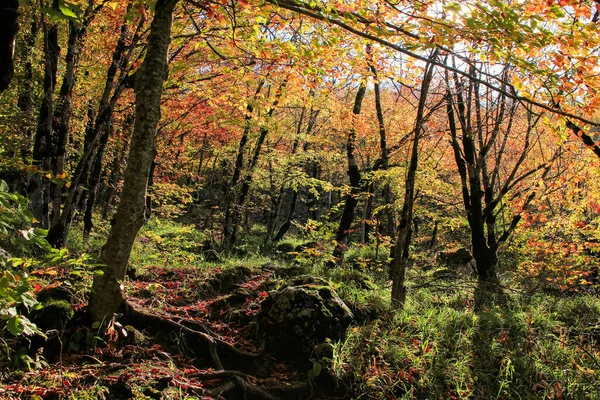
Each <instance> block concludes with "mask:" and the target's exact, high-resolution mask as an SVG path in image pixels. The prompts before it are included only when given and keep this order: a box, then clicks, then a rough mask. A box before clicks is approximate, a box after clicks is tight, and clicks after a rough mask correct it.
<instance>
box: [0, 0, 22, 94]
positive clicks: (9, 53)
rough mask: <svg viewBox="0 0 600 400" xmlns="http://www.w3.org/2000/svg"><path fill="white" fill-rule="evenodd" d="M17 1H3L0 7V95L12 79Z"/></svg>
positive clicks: (16, 29) (17, 25)
mask: <svg viewBox="0 0 600 400" xmlns="http://www.w3.org/2000/svg"><path fill="white" fill-rule="evenodd" d="M18 20H19V0H3V1H2V5H0V93H2V92H3V91H5V90H6V89H7V88H8V85H9V84H10V81H11V80H12V77H13V70H14V65H13V64H14V61H13V56H14V54H13V53H14V44H15V36H16V35H17V31H18V30H19V24H18Z"/></svg>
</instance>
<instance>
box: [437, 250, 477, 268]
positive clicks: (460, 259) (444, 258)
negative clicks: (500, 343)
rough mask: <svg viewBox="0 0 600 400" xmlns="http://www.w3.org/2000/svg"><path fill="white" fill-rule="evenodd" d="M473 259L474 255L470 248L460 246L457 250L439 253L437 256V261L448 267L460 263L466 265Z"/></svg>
mask: <svg viewBox="0 0 600 400" xmlns="http://www.w3.org/2000/svg"><path fill="white" fill-rule="evenodd" d="M472 259H473V256H472V255H471V253H470V252H469V250H467V249H465V248H460V249H458V250H455V251H447V252H442V253H439V254H438V255H437V257H436V263H437V264H438V265H445V266H448V267H455V266H458V265H464V264H467V263H469V262H470V261H471V260H472Z"/></svg>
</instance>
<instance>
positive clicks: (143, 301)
mask: <svg viewBox="0 0 600 400" xmlns="http://www.w3.org/2000/svg"><path fill="white" fill-rule="evenodd" d="M273 266H274V265H272V264H267V265H266V266H265V267H264V268H260V269H251V268H248V267H245V266H243V265H238V266H235V267H232V268H228V269H225V270H221V269H220V268H215V269H213V270H211V271H205V273H199V271H198V269H197V268H194V267H187V268H181V267H180V268H168V267H157V266H155V267H147V268H144V270H143V272H141V273H140V274H138V275H137V276H136V277H135V278H133V279H131V280H129V282H128V284H127V296H126V299H127V302H128V303H129V305H130V306H131V307H133V308H134V309H135V310H137V311H141V312H142V313H144V314H143V315H151V316H157V317H160V318H161V319H162V320H164V321H172V322H174V323H175V324H181V325H183V326H187V327H190V328H191V329H192V330H194V331H196V330H200V331H202V332H207V333H209V334H210V335H211V337H214V338H215V339H216V340H219V341H222V342H224V343H226V344H229V345H231V346H232V348H233V349H239V350H240V354H237V352H235V353H234V354H227V348H225V349H224V350H225V352H224V353H225V354H223V355H221V356H220V357H219V362H221V363H222V365H214V360H212V359H211V357H210V354H208V349H207V351H204V352H202V351H197V350H196V348H195V347H202V346H198V345H197V344H196V343H190V342H189V340H190V339H189V338H187V337H184V335H183V333H182V332H180V331H177V329H172V330H167V329H165V327H162V326H161V327H153V326H152V321H150V325H148V321H137V322H139V324H135V323H134V325H136V326H137V327H139V328H140V330H141V328H143V332H142V331H140V330H138V329H137V328H136V327H134V326H132V325H122V324H120V323H119V322H117V321H112V322H111V323H110V324H109V325H108V328H107V329H106V331H105V332H99V331H98V332H94V331H93V329H92V330H90V329H89V328H88V327H87V326H86V325H85V324H83V322H84V319H85V318H84V317H82V319H81V320H79V321H77V320H76V319H75V320H73V321H70V323H69V324H68V326H65V327H64V328H63V331H62V332H60V338H61V339H60V340H61V341H60V343H58V348H57V347H56V344H57V343H53V344H52V342H53V339H52V338H53V336H51V337H50V343H51V344H50V345H46V348H48V349H49V351H46V352H45V353H44V356H45V357H46V359H45V360H44V361H41V362H39V364H38V365H30V367H31V371H28V372H24V373H22V374H20V373H13V374H12V375H10V376H7V377H5V378H4V379H3V386H2V387H0V397H2V398H7V399H11V398H44V399H52V398H57V399H58V398H77V399H80V398H106V399H134V398H135V399H143V398H148V399H150V398H151V399H188V398H189V399H192V398H201V399H204V398H206V399H210V398H221V396H223V397H225V398H230V399H235V398H245V397H246V398H249V399H251V398H266V399H279V398H294V399H300V398H308V396H309V395H310V386H309V382H308V378H307V372H308V370H309V362H308V359H306V360H304V362H302V361H299V360H296V361H290V360H286V361H282V360H278V359H277V358H276V357H274V356H273V355H271V354H268V353H266V352H264V351H263V350H264V349H263V347H264V343H263V342H262V340H261V337H260V334H259V332H260V331H259V327H258V325H257V321H258V320H257V315H258V313H259V312H260V302H261V301H262V300H263V299H264V298H265V297H267V295H268V294H267V290H269V289H272V288H273V286H274V282H275V281H276V280H273V279H272V278H273V273H274V270H273V269H270V268H269V267H271V268H272V267H273ZM275 267H276V266H275ZM60 275H62V276H66V275H67V271H61V272H60ZM59 282H60V280H56V281H55V283H56V284H58V283H59ZM84 307H85V305H84V304H75V305H74V308H75V309H79V310H84ZM67 330H69V331H70V332H66V331H67ZM56 338H58V336H54V339H56ZM65 339H66V340H68V342H63V340H65ZM33 364H35V361H34V362H33ZM241 382H243V383H241Z"/></svg>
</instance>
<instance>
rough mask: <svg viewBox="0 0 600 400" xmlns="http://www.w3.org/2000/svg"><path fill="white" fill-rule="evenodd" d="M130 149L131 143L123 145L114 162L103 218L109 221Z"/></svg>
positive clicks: (127, 142)
mask: <svg viewBox="0 0 600 400" xmlns="http://www.w3.org/2000/svg"><path fill="white" fill-rule="evenodd" d="M128 147H129V141H126V142H125V143H123V146H122V148H121V151H120V152H119V153H117V154H116V155H115V157H114V158H113V162H112V168H111V174H110V177H109V178H108V189H107V190H106V199H105V201H106V203H105V204H104V208H103V209H102V218H103V219H104V220H107V219H108V217H109V215H110V212H111V210H112V204H113V201H114V199H115V197H116V192H117V185H118V184H119V181H120V180H121V172H122V170H123V165H125V163H126V161H127V154H128V151H127V149H128Z"/></svg>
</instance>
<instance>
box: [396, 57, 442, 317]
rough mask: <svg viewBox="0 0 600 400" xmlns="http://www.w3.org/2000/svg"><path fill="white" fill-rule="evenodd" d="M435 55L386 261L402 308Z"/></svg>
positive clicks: (427, 75)
mask: <svg viewBox="0 0 600 400" xmlns="http://www.w3.org/2000/svg"><path fill="white" fill-rule="evenodd" d="M436 57H437V51H434V52H433V54H432V55H431V56H430V57H429V63H428V64H427V67H426V69H425V76H424V77H423V83H422V84H421V93H420V96H419V105H418V108H417V116H416V120H415V128H414V132H413V134H414V136H413V143H412V151H411V156H410V163H409V166H408V173H407V176H406V181H405V190H404V203H403V205H402V212H401V214H400V224H399V227H398V237H397V240H396V243H395V245H394V252H393V254H392V262H391V265H390V269H391V275H392V306H393V307H394V308H402V307H403V306H404V302H405V301H406V286H405V282H406V268H407V265H408V256H409V252H408V249H409V246H410V242H411V237H412V233H413V232H412V227H411V222H412V219H413V209H414V203H415V179H416V176H417V168H418V166H419V141H420V139H421V135H422V134H423V128H424V124H425V106H426V104H427V97H428V95H429V87H430V85H431V79H432V77H433V70H434V69H435V67H434V65H433V62H434V61H435V59H436Z"/></svg>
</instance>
